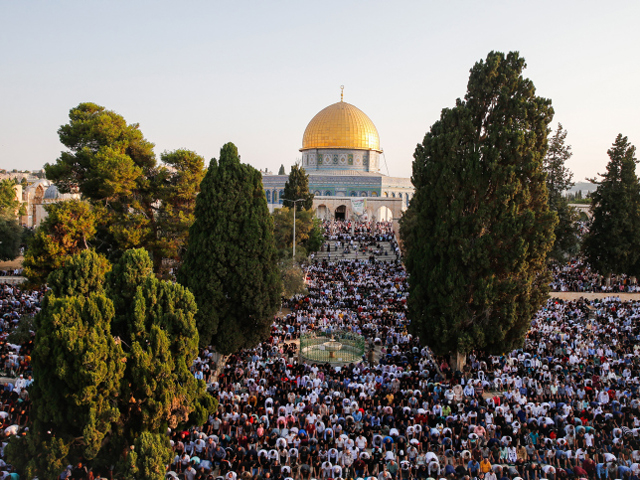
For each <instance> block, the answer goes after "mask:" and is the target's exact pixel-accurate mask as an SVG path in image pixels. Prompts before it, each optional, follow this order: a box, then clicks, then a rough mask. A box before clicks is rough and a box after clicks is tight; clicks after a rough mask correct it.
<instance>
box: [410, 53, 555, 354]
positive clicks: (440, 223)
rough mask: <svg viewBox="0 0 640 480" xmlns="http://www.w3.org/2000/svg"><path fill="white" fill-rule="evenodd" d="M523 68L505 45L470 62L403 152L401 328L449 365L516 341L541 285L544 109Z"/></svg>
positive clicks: (546, 234) (548, 235)
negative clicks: (409, 153) (446, 101)
mask: <svg viewBox="0 0 640 480" xmlns="http://www.w3.org/2000/svg"><path fill="white" fill-rule="evenodd" d="M524 68H525V62H524V59H523V58H521V57H520V56H519V55H518V53H517V52H511V53H509V54H508V55H506V56H505V55H504V54H502V53H497V52H491V53H490V54H489V55H488V56H487V59H486V61H480V62H478V63H476V65H475V66H474V67H473V68H472V69H471V74H470V77H469V83H468V86H467V94H466V96H465V98H464V100H460V99H458V100H457V102H456V106H455V107H453V108H450V109H449V108H446V109H444V110H443V111H442V114H441V116H440V120H438V121H437V122H435V123H434V124H433V126H432V127H431V130H430V131H429V132H428V133H427V134H426V136H425V137H424V141H423V142H422V144H419V145H418V146H417V148H416V151H415V154H414V159H415V160H414V162H413V177H412V180H413V184H414V185H415V187H416V193H415V196H414V197H413V199H412V201H411V205H410V207H409V211H408V214H407V215H406V217H403V221H402V223H401V235H402V238H403V239H404V241H405V248H406V253H407V254H406V257H405V261H406V265H407V270H408V272H409V286H410V295H409V313H410V317H411V329H412V331H413V333H414V334H417V335H419V337H420V341H421V342H422V343H424V344H426V345H429V346H430V347H431V348H432V349H433V350H434V352H435V353H436V354H439V355H445V354H452V356H455V360H456V362H455V363H456V364H457V366H460V365H461V363H462V362H463V361H464V357H463V355H464V354H466V353H468V352H469V351H471V350H473V349H481V350H484V351H486V352H488V353H503V352H506V351H508V350H511V349H512V348H514V347H516V346H518V345H521V344H522V341H523V338H524V334H525V332H526V331H527V328H528V326H529V322H530V320H531V317H532V315H533V313H534V312H535V311H536V310H537V309H538V308H539V306H540V305H541V304H542V303H543V301H544V300H545V298H546V294H547V292H548V276H547V275H545V272H546V270H545V260H546V256H547V253H548V252H549V250H550V248H551V246H552V245H553V240H554V238H553V228H554V226H555V221H556V220H555V215H554V214H553V213H552V212H550V211H549V209H548V206H547V187H546V183H545V174H544V172H543V170H542V162H543V158H544V155H545V152H546V148H547V135H548V132H549V128H548V125H549V123H550V121H551V119H552V115H553V110H552V108H551V102H550V101H549V100H546V99H544V98H540V97H538V96H536V94H535V87H534V85H533V83H532V82H531V80H529V79H526V78H524V77H523V76H522V71H523V69H524ZM405 218H406V220H405ZM456 354H457V355H456Z"/></svg>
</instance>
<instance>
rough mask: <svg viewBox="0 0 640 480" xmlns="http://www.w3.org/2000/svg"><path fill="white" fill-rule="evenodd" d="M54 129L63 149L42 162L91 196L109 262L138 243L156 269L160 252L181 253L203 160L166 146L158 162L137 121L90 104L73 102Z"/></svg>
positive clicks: (51, 175)
mask: <svg viewBox="0 0 640 480" xmlns="http://www.w3.org/2000/svg"><path fill="white" fill-rule="evenodd" d="M58 134H59V136H60V142H61V143H62V144H63V145H64V146H65V147H67V149H68V150H67V151H65V152H62V153H61V155H60V157H59V158H58V159H57V161H56V163H54V164H47V165H45V170H46V174H47V178H48V179H50V180H52V181H53V182H55V183H56V185H57V186H58V187H59V188H60V190H61V191H62V192H75V191H78V192H80V193H82V195H83V198H84V199H85V200H87V201H88V202H89V203H91V205H92V206H93V209H94V212H95V214H96V217H97V222H96V242H95V248H96V249H97V250H98V251H99V252H100V253H103V254H105V255H107V257H108V258H109V259H111V260H112V261H113V260H117V259H118V257H119V256H120V255H122V253H123V252H124V251H125V250H127V249H130V248H140V247H143V248H145V249H146V250H147V251H148V252H149V253H150V254H151V256H152V260H153V263H154V267H155V272H156V273H159V274H161V273H164V272H163V271H162V270H163V259H171V260H174V261H178V260H179V259H180V257H181V254H182V253H183V250H184V243H185V241H186V237H187V232H188V229H189V227H190V226H191V223H192V222H193V208H194V206H195V197H196V195H197V193H198V189H199V186H200V181H201V180H202V177H203V175H204V159H203V158H202V157H200V156H198V155H197V154H195V153H194V152H191V151H188V150H176V151H174V152H165V153H163V154H162V156H161V160H162V162H163V163H161V164H158V163H157V162H156V157H155V154H154V152H153V147H154V145H153V144H152V143H150V142H148V141H147V140H146V139H145V138H144V136H143V135H142V132H141V131H140V129H139V126H138V124H127V122H126V121H125V119H124V118H123V117H122V116H121V115H119V114H117V113H116V112H113V111H110V110H107V109H106V108H104V107H102V106H99V105H96V104H94V103H81V104H80V105H78V106H77V107H75V108H73V109H71V111H70V112H69V123H67V124H66V125H63V126H62V127H60V129H59V130H58Z"/></svg>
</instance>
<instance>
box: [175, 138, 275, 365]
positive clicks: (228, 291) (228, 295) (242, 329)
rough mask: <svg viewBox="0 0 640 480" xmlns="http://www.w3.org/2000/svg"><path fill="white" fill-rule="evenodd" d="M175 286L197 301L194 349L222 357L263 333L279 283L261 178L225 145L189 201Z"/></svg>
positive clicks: (259, 338)
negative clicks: (210, 349)
mask: <svg viewBox="0 0 640 480" xmlns="http://www.w3.org/2000/svg"><path fill="white" fill-rule="evenodd" d="M195 216H196V219H195V222H194V224H193V226H192V227H191V229H190V230H189V243H188V248H187V252H186V254H185V257H184V262H183V264H182V266H181V268H180V270H179V272H178V281H179V282H180V283H182V284H183V285H185V286H186V287H188V288H189V289H190V290H191V291H192V292H193V294H194V295H195V298H196V301H197V303H198V314H197V317H196V319H197V325H198V331H199V333H200V344H201V345H210V344H212V345H213V346H214V347H215V349H216V350H217V351H218V352H219V353H222V354H228V353H232V352H235V351H237V350H238V349H240V348H244V347H250V346H254V345H256V344H257V343H259V342H260V341H262V340H264V339H265V338H267V336H268V335H269V327H270V325H271V322H272V321H273V315H274V314H275V313H276V311H277V310H278V307H279V304H280V292H281V291H282V287H281V280H280V276H279V271H278V264H277V258H276V249H275V244H274V237H273V220H272V219H271V215H269V209H268V207H267V201H266V197H265V195H264V189H263V187H262V176H261V175H260V172H259V171H258V170H256V169H255V168H253V167H251V166H249V165H245V164H242V163H240V158H239V157H238V150H237V148H236V147H235V145H233V144H232V143H227V144H226V145H225V146H223V147H222V149H221V150H220V161H219V162H218V161H216V160H215V159H213V160H212V161H211V164H210V166H209V169H208V171H207V173H206V175H205V178H204V180H203V181H202V185H201V190H200V194H199V195H198V198H197V201H196V211H195Z"/></svg>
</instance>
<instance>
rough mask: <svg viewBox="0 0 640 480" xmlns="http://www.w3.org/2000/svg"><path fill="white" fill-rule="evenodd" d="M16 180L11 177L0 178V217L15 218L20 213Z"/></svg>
mask: <svg viewBox="0 0 640 480" xmlns="http://www.w3.org/2000/svg"><path fill="white" fill-rule="evenodd" d="M15 188H16V182H14V181H13V180H11V179H8V178H6V179H4V180H0V218H4V219H7V220H9V219H15V218H16V215H18V213H20V208H21V206H22V202H21V201H20V199H18V198H17V196H16V190H15Z"/></svg>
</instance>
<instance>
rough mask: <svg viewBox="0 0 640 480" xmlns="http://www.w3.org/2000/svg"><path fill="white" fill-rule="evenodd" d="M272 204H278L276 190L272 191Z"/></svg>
mask: <svg viewBox="0 0 640 480" xmlns="http://www.w3.org/2000/svg"><path fill="white" fill-rule="evenodd" d="M273 203H278V192H277V191H276V190H274V191H273Z"/></svg>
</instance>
